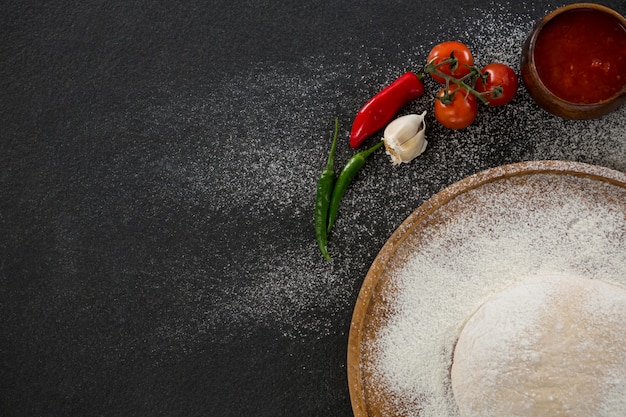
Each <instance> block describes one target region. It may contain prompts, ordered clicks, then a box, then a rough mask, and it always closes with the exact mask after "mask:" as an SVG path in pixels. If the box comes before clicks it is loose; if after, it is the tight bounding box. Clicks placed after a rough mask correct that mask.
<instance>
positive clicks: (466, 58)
mask: <svg viewBox="0 0 626 417" xmlns="http://www.w3.org/2000/svg"><path fill="white" fill-rule="evenodd" d="M451 54H454V57H455V58H456V59H457V64H456V65H455V66H453V67H454V68H450V65H449V64H444V65H442V66H440V67H437V70H439V71H441V72H442V73H444V74H446V75H450V76H452V77H454V78H462V77H464V76H465V75H467V74H469V72H470V69H469V68H468V66H472V65H474V57H473V55H472V52H471V51H470V50H469V48H468V47H467V46H466V45H465V44H463V43H461V42H456V41H448V42H443V43H440V44H438V45H435V47H434V48H433V49H432V50H431V51H430V53H429V54H428V58H427V62H429V63H430V62H433V61H434V63H435V64H439V63H441V62H442V61H444V60H446V59H447V58H450V55H451ZM431 76H432V77H433V80H435V81H437V82H438V83H441V84H445V82H446V80H445V79H444V78H443V77H441V76H439V75H436V74H431Z"/></svg>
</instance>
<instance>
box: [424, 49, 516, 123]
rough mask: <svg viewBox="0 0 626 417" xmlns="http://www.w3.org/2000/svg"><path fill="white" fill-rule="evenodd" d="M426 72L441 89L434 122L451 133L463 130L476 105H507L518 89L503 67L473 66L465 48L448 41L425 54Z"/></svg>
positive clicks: (513, 78) (514, 77)
mask: <svg viewBox="0 0 626 417" xmlns="http://www.w3.org/2000/svg"><path fill="white" fill-rule="evenodd" d="M425 70H426V72H427V73H429V74H430V75H431V77H432V78H433V80H435V81H436V82H438V83H441V84H444V86H443V87H442V88H441V90H439V92H438V93H437V97H436V98H435V106H434V113H435V118H436V119H437V120H438V121H439V123H441V124H442V125H443V126H445V127H447V128H450V129H463V128H465V127H467V126H469V125H470V124H472V122H473V121H474V119H475V118H476V115H477V114H478V101H480V102H482V103H484V104H486V105H489V106H502V105H505V104H507V103H508V102H510V101H511V100H512V99H513V97H514V96H515V94H516V93H517V89H518V87H519V83H518V79H517V75H516V74H515V71H513V69H512V68H511V67H509V66H507V65H505V64H501V63H497V62H494V63H491V64H489V65H487V66H485V67H483V68H478V67H476V66H475V65H474V56H473V55H472V52H471V51H470V49H469V48H468V47H467V45H465V44H463V43H461V42H456V41H449V42H443V43H440V44H438V45H436V46H435V47H434V48H433V49H432V50H431V51H430V53H429V54H428V58H427V64H426V68H425Z"/></svg>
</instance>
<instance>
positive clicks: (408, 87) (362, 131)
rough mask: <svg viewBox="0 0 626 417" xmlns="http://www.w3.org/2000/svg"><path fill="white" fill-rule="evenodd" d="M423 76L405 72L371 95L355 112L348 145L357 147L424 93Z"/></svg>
mask: <svg viewBox="0 0 626 417" xmlns="http://www.w3.org/2000/svg"><path fill="white" fill-rule="evenodd" d="M422 78H423V76H420V75H416V74H414V73H412V72H405V73H404V74H402V75H401V76H400V77H399V78H398V79H397V80H395V81H394V82H393V83H391V84H389V85H388V86H387V87H385V88H383V89H382V90H381V91H380V92H379V93H378V94H376V95H375V96H374V97H372V98H371V99H370V100H369V101H368V102H367V103H365V105H364V106H363V108H361V110H359V112H358V113H357V115H356V117H355V118H354V123H353V124H352V130H351V131H350V146H351V147H352V148H355V149H356V148H358V147H359V146H361V145H362V144H363V142H365V140H366V139H367V138H369V137H370V136H372V135H373V134H374V133H376V132H378V131H379V130H380V129H382V128H383V127H385V125H387V123H389V122H390V121H391V119H393V117H394V116H395V115H396V114H397V113H398V111H399V110H400V109H401V108H402V107H403V106H405V105H406V104H407V103H408V102H410V101H412V100H415V99H416V98H418V97H420V96H421V95H422V94H424V83H422Z"/></svg>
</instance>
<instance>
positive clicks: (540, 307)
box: [451, 276, 626, 417]
mask: <svg viewBox="0 0 626 417" xmlns="http://www.w3.org/2000/svg"><path fill="white" fill-rule="evenodd" d="M451 378H452V391H453V394H454V398H455V400H456V403H457V405H458V408H459V413H460V415H461V416H462V417H474V416H476V417H491V416H493V417H504V416H506V417H517V416H520V417H521V416H529V417H530V416H532V417H558V416H567V417H579V416H580V417H623V416H626V289H624V288H622V287H618V286H615V285H611V284H608V283H605V282H602V281H598V280H589V279H583V278H578V277H571V276H549V277H545V276H544V277H534V278H531V279H528V280H525V281H522V282H520V283H518V284H516V285H514V286H511V287H509V288H507V289H505V290H504V291H502V292H500V293H498V294H496V295H495V296H494V297H493V298H492V299H490V300H489V301H487V302H486V303H484V304H483V305H482V306H481V307H480V308H479V309H478V310H477V311H476V312H475V313H474V314H473V315H472V316H471V317H470V319H469V320H468V321H467V323H466V324H465V326H464V327H463V329H462V331H461V334H460V336H459V339H458V342H457V345H456V347H455V350H454V358H453V363H452V369H451Z"/></svg>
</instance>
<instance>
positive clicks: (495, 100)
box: [474, 62, 519, 106]
mask: <svg viewBox="0 0 626 417" xmlns="http://www.w3.org/2000/svg"><path fill="white" fill-rule="evenodd" d="M480 72H481V73H482V74H484V75H485V76H486V78H485V80H486V81H485V82H483V79H482V77H478V79H477V80H476V85H475V87H474V88H475V89H476V91H478V92H479V93H484V92H489V91H492V90H493V89H494V88H495V87H497V86H500V87H502V92H501V93H500V95H498V96H494V95H493V94H486V95H485V97H486V98H487V100H489V105H490V106H502V105H504V104H507V103H508V102H509V101H511V100H513V97H515V94H516V93H517V88H518V87H519V83H518V81H517V75H516V74H515V71H513V69H512V68H511V67H509V66H507V65H505V64H500V63H497V62H494V63H492V64H489V65H487V66H486V67H484V68H483V69H482V70H481V71H480Z"/></svg>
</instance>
